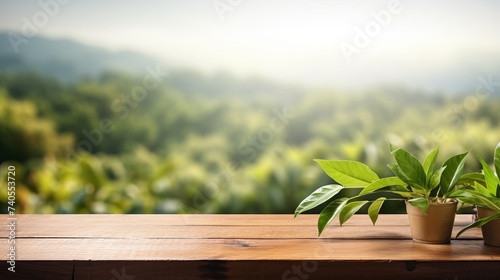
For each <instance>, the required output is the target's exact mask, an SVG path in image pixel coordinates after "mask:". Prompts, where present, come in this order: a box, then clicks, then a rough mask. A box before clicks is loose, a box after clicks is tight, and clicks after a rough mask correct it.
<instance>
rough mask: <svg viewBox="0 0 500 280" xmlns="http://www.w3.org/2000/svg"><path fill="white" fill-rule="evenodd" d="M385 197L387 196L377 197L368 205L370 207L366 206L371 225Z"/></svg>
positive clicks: (374, 221) (375, 220) (376, 217)
mask: <svg viewBox="0 0 500 280" xmlns="http://www.w3.org/2000/svg"><path fill="white" fill-rule="evenodd" d="M386 199H387V198H385V197H379V198H377V199H376V200H375V201H374V202H373V203H372V204H371V205H370V207H368V216H369V217H370V220H372V223H373V225H375V223H376V222H377V219H378V213H379V212H380V209H381V208H382V204H384V201H385V200H386Z"/></svg>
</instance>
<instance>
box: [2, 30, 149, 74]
mask: <svg viewBox="0 0 500 280" xmlns="http://www.w3.org/2000/svg"><path fill="white" fill-rule="evenodd" d="M18 49H19V51H18V52H17V53H16V51H15V49H14V47H13V46H12V44H11V42H10V39H9V33H6V32H1V33H0V71H35V72H39V73H43V74H44V75H48V76H52V77H54V78H56V79H57V80H60V81H74V80H77V79H79V78H82V77H85V76H95V75H98V74H100V73H102V72H103V71H106V70H115V71H120V72H124V73H128V74H137V73H140V72H144V67H145V66H146V65H155V64H156V63H157V60H156V59H153V58H150V57H148V56H145V55H142V54H139V53H136V52H129V51H121V52H111V51H108V50H105V49H102V48H98V47H93V46H88V45H85V44H82V43H78V42H75V41H71V40H67V39H49V38H45V37H38V36H37V37H32V38H28V42H27V43H25V44H19V46H18Z"/></svg>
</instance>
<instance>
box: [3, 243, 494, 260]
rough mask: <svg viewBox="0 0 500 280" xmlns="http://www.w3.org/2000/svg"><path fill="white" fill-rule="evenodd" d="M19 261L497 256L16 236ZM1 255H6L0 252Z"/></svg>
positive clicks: (475, 246)
mask: <svg viewBox="0 0 500 280" xmlns="http://www.w3.org/2000/svg"><path fill="white" fill-rule="evenodd" d="M16 244H17V256H18V260H227V261H230V260H337V261H398V260H400V261H407V260H414V261H492V260H495V261H499V260H500V247H490V246H484V245H483V242H482V240H456V241H455V240H454V241H452V242H451V244H442V245H430V244H420V243H416V242H413V241H410V240H355V241H352V240H343V239H340V240H339V239H300V240H297V239H97V238H92V239H75V238H66V239H64V238H61V239H47V238H44V239H37V238H26V239H17V240H16ZM0 256H1V257H0V260H2V261H5V260H7V254H1V255H0Z"/></svg>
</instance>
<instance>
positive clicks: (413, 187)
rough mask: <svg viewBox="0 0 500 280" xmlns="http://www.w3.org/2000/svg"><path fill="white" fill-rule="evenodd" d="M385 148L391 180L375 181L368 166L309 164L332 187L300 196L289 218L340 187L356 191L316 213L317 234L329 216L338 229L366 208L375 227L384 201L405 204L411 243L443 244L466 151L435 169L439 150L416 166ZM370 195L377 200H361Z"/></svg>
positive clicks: (395, 149)
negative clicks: (391, 159)
mask: <svg viewBox="0 0 500 280" xmlns="http://www.w3.org/2000/svg"><path fill="white" fill-rule="evenodd" d="M389 146H390V151H391V154H392V155H393V157H394V159H395V160H396V162H395V163H391V164H389V165H388V166H389V168H390V169H391V170H392V172H393V173H394V175H395V176H393V177H387V178H379V176H378V175H377V174H376V173H375V172H374V171H372V170H371V169H370V168H369V167H368V166H366V165H365V164H363V163H361V162H357V161H349V160H321V159H317V160H315V161H316V162H317V163H318V164H319V165H320V166H321V168H322V169H323V170H324V171H325V173H326V174H327V175H329V176H330V177H331V178H332V179H333V180H335V181H336V182H337V183H338V184H332V185H327V186H323V187H320V188H319V189H317V190H316V191H314V192H313V193H312V194H310V195H309V196H308V197H306V198H305V199H304V200H303V201H302V202H301V203H300V204H299V206H298V207H297V209H296V210H295V217H297V215H299V214H300V213H303V212H304V211H307V210H310V209H312V208H315V207H316V206H318V205H320V204H322V203H324V202H326V201H328V200H330V199H331V198H332V197H334V196H335V195H336V194H338V193H339V192H340V191H341V190H342V189H344V188H360V189H361V191H360V192H359V193H358V194H357V195H354V196H351V197H340V198H336V199H334V200H333V201H331V202H330V203H329V204H328V205H327V206H326V207H325V208H324V209H323V210H322V212H321V213H320V215H319V218H318V232H319V235H321V233H322V232H323V230H324V229H325V228H326V226H327V225H328V224H330V223H331V221H332V220H333V219H334V218H335V217H337V216H338V217H339V221H340V224H341V225H342V224H344V223H345V222H346V221H347V220H348V219H349V218H350V217H352V215H353V214H354V213H356V212H357V211H358V210H360V209H361V207H363V206H364V205H368V204H370V206H369V208H368V215H369V217H370V219H371V220H372V223H373V224H375V223H376V221H377V218H378V215H379V212H380V209H381V207H382V204H383V203H384V202H385V201H386V200H405V201H406V209H407V212H408V217H409V220H410V227H411V232H412V236H413V240H415V241H417V242H425V243H448V242H449V241H450V237H451V231H452V228H453V223H454V220H455V212H456V210H457V201H456V200H455V199H453V198H451V197H449V196H450V194H451V193H453V192H454V191H456V185H457V182H458V180H459V178H460V177H461V176H462V172H463V168H464V164H465V157H466V156H467V153H468V152H465V153H463V154H459V155H455V156H452V157H450V158H449V159H448V160H446V161H445V162H444V163H443V166H442V167H440V168H439V169H437V170H435V169H434V165H435V162H436V159H437V156H438V154H439V147H438V148H435V149H434V150H433V151H431V152H430V153H429V154H428V155H427V156H426V158H425V160H424V162H423V163H421V162H420V161H419V160H418V159H417V158H415V156H413V155H412V154H411V153H409V152H408V151H406V150H404V149H402V148H398V147H395V146H393V145H391V144H390V145H389ZM384 193H393V194H397V195H398V196H399V198H391V199H389V198H386V197H385V196H383V194H384ZM374 194H375V195H376V197H377V196H378V197H377V198H376V199H375V200H367V199H366V197H367V196H369V195H371V196H372V197H373V195H374Z"/></svg>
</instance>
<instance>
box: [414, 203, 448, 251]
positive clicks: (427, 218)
mask: <svg viewBox="0 0 500 280" xmlns="http://www.w3.org/2000/svg"><path fill="white" fill-rule="evenodd" d="M456 211H457V201H454V202H452V203H446V204H431V205H430V206H429V209H428V210H427V215H425V214H424V213H423V212H422V210H420V209H418V208H416V207H414V206H413V205H411V204H410V203H408V201H406V212H407V213H408V218H409V220H410V229H411V235H412V237H413V241H416V242H420V243H432V244H443V243H450V239H451V231H452V230H453V223H454V222H455V212H456Z"/></svg>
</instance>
